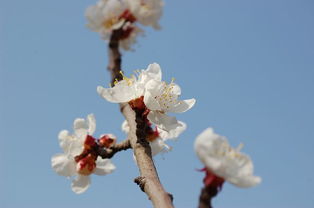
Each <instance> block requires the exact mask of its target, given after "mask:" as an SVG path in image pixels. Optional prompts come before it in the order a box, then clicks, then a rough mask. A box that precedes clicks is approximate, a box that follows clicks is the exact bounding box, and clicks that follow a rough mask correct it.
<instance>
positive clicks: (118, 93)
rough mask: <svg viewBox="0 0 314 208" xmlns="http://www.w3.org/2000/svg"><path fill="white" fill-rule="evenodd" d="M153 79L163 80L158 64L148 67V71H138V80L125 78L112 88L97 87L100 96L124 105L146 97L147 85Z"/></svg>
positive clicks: (133, 77)
mask: <svg viewBox="0 0 314 208" xmlns="http://www.w3.org/2000/svg"><path fill="white" fill-rule="evenodd" d="M151 79H156V80H161V69H160V66H159V65H158V64H157V63H153V64H150V65H148V67H147V69H146V70H139V71H138V78H136V77H135V76H132V77H131V78H128V77H126V76H123V80H121V81H119V82H116V83H115V85H114V86H113V87H111V88H104V87H102V86H98V87H97V92H98V94H99V95H100V96H101V97H103V98H104V99H106V100H107V101H109V102H112V103H124V102H129V101H131V100H134V99H136V98H139V97H141V96H143V95H144V91H145V85H146V83H147V82H149V81H150V80H151Z"/></svg>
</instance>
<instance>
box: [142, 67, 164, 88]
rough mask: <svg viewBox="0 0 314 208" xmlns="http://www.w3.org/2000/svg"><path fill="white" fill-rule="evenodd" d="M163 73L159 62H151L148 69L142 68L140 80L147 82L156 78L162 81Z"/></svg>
mask: <svg viewBox="0 0 314 208" xmlns="http://www.w3.org/2000/svg"><path fill="white" fill-rule="evenodd" d="M161 77H162V73H161V68H160V66H159V64H157V63H152V64H149V65H148V67H147V69H146V70H142V72H141V74H140V75H139V80H140V81H141V82H143V83H147V82H148V81H149V80H151V79H154V80H157V81H161Z"/></svg>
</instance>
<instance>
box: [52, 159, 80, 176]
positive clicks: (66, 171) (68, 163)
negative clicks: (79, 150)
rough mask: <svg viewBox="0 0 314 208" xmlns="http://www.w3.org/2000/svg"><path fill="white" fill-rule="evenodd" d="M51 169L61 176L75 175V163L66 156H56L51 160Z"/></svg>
mask: <svg viewBox="0 0 314 208" xmlns="http://www.w3.org/2000/svg"><path fill="white" fill-rule="evenodd" d="M51 167H52V168H53V169H54V171H56V173H57V174H59V175H61V176H66V177H69V176H73V175H75V173H76V172H75V167H76V164H75V161H74V159H73V158H69V156H68V155H66V154H56V155H54V156H53V157H52V158H51Z"/></svg>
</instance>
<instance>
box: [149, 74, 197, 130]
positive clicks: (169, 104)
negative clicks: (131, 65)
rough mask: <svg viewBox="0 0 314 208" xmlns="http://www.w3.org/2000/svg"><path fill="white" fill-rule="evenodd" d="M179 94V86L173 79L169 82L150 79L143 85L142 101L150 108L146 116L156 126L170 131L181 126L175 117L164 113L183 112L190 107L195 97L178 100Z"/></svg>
mask: <svg viewBox="0 0 314 208" xmlns="http://www.w3.org/2000/svg"><path fill="white" fill-rule="evenodd" d="M180 95H181V89H180V87H179V86H178V85H177V84H175V83H174V82H173V81H172V82H171V83H170V84H167V83H166V82H163V81H159V80H153V79H152V80H150V81H149V82H147V83H146V85H145V93H144V103H145V105H146V107H147V108H148V109H149V110H150V112H149V114H148V116H147V118H148V120H149V121H150V122H152V123H153V124H155V125H156V126H158V128H160V129H162V130H165V131H167V132H170V131H172V130H175V129H180V128H183V126H182V124H181V123H180V122H178V121H177V119H176V118H175V117H171V116H168V115H167V114H166V113H168V112H173V113H183V112H186V111H187V110H189V109H191V108H192V107H193V106H194V104H195V102H196V101H195V99H194V98H193V99H188V100H178V98H179V96H180Z"/></svg>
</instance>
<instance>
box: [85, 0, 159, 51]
mask: <svg viewBox="0 0 314 208" xmlns="http://www.w3.org/2000/svg"><path fill="white" fill-rule="evenodd" d="M162 7H163V2H162V1H161V0H99V1H98V2H97V4H96V5H93V6H90V7H88V8H87V10H86V13H85V16H86V18H87V20H88V24H87V26H88V27H89V28H90V29H91V30H93V31H95V32H98V33H99V34H100V35H101V37H102V38H103V39H105V40H108V39H109V38H110V36H111V35H112V33H113V31H118V32H119V37H118V39H119V41H120V44H121V46H122V48H124V49H125V50H129V49H130V46H131V45H132V44H133V43H135V42H136V37H137V36H138V35H139V34H141V33H143V30H142V29H141V28H140V27H139V26H138V24H136V23H140V24H142V25H144V26H151V27H153V28H155V29H159V28H160V26H159V24H158V20H159V18H160V17H161V15H162Z"/></svg>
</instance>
